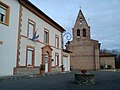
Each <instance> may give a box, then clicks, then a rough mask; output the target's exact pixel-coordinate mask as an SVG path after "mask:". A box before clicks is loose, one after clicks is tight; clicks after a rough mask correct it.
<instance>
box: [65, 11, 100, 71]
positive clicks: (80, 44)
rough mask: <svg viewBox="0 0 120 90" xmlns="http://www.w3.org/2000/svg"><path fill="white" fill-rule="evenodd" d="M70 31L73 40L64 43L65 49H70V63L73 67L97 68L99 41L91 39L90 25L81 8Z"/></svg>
mask: <svg viewBox="0 0 120 90" xmlns="http://www.w3.org/2000/svg"><path fill="white" fill-rule="evenodd" d="M72 32H73V40H72V41H70V42H68V43H67V44H66V49H68V50H70V51H72V53H71V55H70V64H71V66H72V67H73V69H99V68H100V66H99V41H97V40H93V39H91V37H90V27H89V26H88V23H87V21H86V19H85V17H84V15H83V13H82V10H81V9H80V10H79V13H78V16H77V19H76V21H75V25H74V26H73V28H72Z"/></svg>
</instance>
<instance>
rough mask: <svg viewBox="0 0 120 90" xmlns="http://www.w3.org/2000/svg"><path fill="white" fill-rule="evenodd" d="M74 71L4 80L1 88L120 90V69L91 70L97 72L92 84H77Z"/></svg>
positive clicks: (17, 89) (3, 89)
mask: <svg viewBox="0 0 120 90" xmlns="http://www.w3.org/2000/svg"><path fill="white" fill-rule="evenodd" d="M74 73H76V72H70V73H60V74H54V75H46V76H40V77H37V78H30V79H18V80H8V81H2V82H0V90H120V71H90V72H89V73H91V74H95V84H94V85H90V86H89V85H79V84H76V83H75V82H74Z"/></svg>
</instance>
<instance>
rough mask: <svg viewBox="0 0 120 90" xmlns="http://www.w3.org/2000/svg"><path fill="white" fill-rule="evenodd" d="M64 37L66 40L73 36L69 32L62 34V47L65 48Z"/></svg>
mask: <svg viewBox="0 0 120 90" xmlns="http://www.w3.org/2000/svg"><path fill="white" fill-rule="evenodd" d="M64 37H65V42H66V40H67V41H69V40H70V39H71V38H72V35H71V34H70V33H69V32H66V33H64V34H63V35H62V49H64V44H65V43H64Z"/></svg>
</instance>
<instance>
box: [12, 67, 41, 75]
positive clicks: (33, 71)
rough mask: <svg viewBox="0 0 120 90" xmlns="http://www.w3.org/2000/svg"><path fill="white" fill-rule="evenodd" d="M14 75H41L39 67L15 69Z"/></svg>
mask: <svg viewBox="0 0 120 90" xmlns="http://www.w3.org/2000/svg"><path fill="white" fill-rule="evenodd" d="M13 74H14V75H29V74H40V69H39V67H14V73H13Z"/></svg>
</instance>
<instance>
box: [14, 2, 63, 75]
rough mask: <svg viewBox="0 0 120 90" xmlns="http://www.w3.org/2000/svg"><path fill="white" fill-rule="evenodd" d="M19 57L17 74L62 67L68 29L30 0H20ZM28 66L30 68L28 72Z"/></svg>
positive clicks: (58, 69)
mask: <svg viewBox="0 0 120 90" xmlns="http://www.w3.org/2000/svg"><path fill="white" fill-rule="evenodd" d="M19 3H20V17H19V18H20V20H19V30H18V48H17V61H16V67H15V68H14V74H39V66H40V65H41V64H42V65H45V72H54V71H58V72H59V71H60V70H61V67H60V66H61V60H62V55H61V54H62V43H61V42H62V32H64V31H65V30H64V29H63V28H62V27H61V26H60V25H58V24H57V23H56V22H55V21H53V20H52V19H51V18H50V17H48V16H47V15H46V14H44V13H43V12H42V11H41V10H40V9H38V8H37V7H36V6H34V5H33V4H32V3H31V2H29V1H28V0H20V1H19ZM26 70H27V71H28V72H27V73H26Z"/></svg>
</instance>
